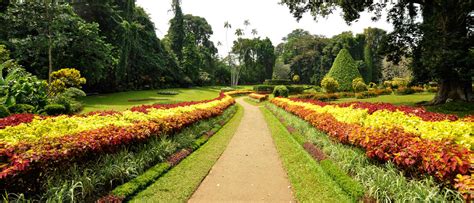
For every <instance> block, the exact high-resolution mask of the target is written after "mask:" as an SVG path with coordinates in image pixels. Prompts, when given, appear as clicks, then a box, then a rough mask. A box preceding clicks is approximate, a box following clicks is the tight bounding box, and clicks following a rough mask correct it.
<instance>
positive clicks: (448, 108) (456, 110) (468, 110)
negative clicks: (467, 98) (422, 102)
mask: <svg viewBox="0 0 474 203" xmlns="http://www.w3.org/2000/svg"><path fill="white" fill-rule="evenodd" d="M425 108H426V109H427V110H428V111H433V112H438V113H446V114H456V115H458V116H461V117H464V116H468V115H474V103H473V102H449V103H446V104H443V105H437V106H426V107H425Z"/></svg>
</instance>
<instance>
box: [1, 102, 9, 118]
mask: <svg viewBox="0 0 474 203" xmlns="http://www.w3.org/2000/svg"><path fill="white" fill-rule="evenodd" d="M9 115H10V111H9V110H8V108H7V107H5V106H4V105H0V118H5V117H7V116H9Z"/></svg>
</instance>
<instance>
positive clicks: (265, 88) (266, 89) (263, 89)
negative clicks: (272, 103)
mask: <svg viewBox="0 0 474 203" xmlns="http://www.w3.org/2000/svg"><path fill="white" fill-rule="evenodd" d="M274 89H275V86H274V85H255V86H253V90H254V91H255V92H257V93H270V92H273V90H274Z"/></svg>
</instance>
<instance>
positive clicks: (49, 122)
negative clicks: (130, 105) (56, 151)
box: [0, 94, 231, 145]
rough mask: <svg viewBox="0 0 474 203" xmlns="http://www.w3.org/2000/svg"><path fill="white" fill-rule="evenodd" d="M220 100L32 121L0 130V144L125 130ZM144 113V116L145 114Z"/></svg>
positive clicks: (221, 97) (226, 97)
mask: <svg viewBox="0 0 474 203" xmlns="http://www.w3.org/2000/svg"><path fill="white" fill-rule="evenodd" d="M224 99H231V97H229V96H227V95H224V94H222V95H221V96H220V97H218V98H217V99H216V100H210V101H207V103H201V102H195V103H190V102H186V103H180V104H173V106H174V107H173V108H171V107H170V106H166V108H155V107H153V106H152V107H142V108H140V111H124V112H121V113H112V114H107V113H106V114H93V115H89V116H67V115H63V116H57V117H51V118H47V119H34V120H33V121H32V122H30V123H27V124H26V123H23V124H20V125H17V126H13V127H7V128H5V129H3V130H0V144H9V145H12V144H15V143H18V142H20V141H23V142H25V141H26V142H35V141H38V140H39V139H42V138H55V137H61V136H64V135H68V134H74V133H78V132H82V131H85V130H92V129H99V128H102V127H106V126H109V125H115V126H119V127H126V126H130V125H133V124H135V123H136V122H140V121H142V122H145V121H149V120H152V119H159V118H164V117H168V116H173V115H176V114H181V113H186V112H191V111H194V110H196V109H203V108H208V107H210V106H215V105H216V104H218V103H220V101H222V100H224ZM145 112H146V113H145Z"/></svg>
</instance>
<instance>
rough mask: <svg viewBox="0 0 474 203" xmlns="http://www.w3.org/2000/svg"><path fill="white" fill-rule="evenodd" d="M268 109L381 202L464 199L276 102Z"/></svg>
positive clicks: (451, 200)
mask: <svg viewBox="0 0 474 203" xmlns="http://www.w3.org/2000/svg"><path fill="white" fill-rule="evenodd" d="M267 108H269V109H270V110H271V112H273V113H274V114H275V115H277V116H278V117H283V118H285V123H286V124H287V125H288V126H292V127H293V128H294V129H295V130H297V132H298V134H299V135H301V136H302V137H303V138H301V140H309V141H311V142H312V143H314V144H315V145H316V146H317V147H318V148H320V149H321V150H322V151H323V152H324V153H325V154H326V155H327V156H328V158H329V159H331V160H332V161H333V162H334V163H335V164H336V165H337V166H338V167H339V168H340V169H342V171H344V172H346V173H347V174H351V175H352V176H353V178H354V179H355V180H357V181H358V182H359V183H361V184H362V185H363V186H364V187H365V190H366V194H367V195H368V196H370V197H373V198H375V199H376V200H377V201H379V202H462V197H461V196H460V195H459V193H457V192H456V191H453V190H450V189H449V188H445V187H442V186H441V185H439V184H438V183H436V182H435V181H434V179H433V178H432V177H423V178H421V179H412V178H407V177H405V176H404V174H403V172H402V171H400V170H398V169H397V168H396V167H395V165H394V164H392V163H390V162H388V163H385V164H380V163H377V162H376V161H373V160H370V159H369V158H367V156H366V155H365V152H364V151H363V150H361V149H358V148H355V147H352V146H348V145H343V144H340V143H336V142H333V141H332V140H331V139H330V138H329V136H328V135H326V134H324V133H322V132H320V131H318V130H317V129H316V128H314V127H313V126H311V125H310V124H309V123H307V122H306V121H304V120H302V119H300V118H299V117H297V116H294V115H293V114H291V113H289V112H286V111H285V110H283V109H281V108H278V107H277V106H275V105H273V104H268V105H267Z"/></svg>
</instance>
